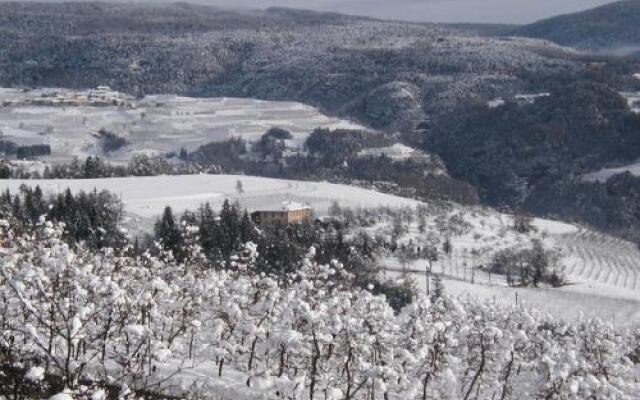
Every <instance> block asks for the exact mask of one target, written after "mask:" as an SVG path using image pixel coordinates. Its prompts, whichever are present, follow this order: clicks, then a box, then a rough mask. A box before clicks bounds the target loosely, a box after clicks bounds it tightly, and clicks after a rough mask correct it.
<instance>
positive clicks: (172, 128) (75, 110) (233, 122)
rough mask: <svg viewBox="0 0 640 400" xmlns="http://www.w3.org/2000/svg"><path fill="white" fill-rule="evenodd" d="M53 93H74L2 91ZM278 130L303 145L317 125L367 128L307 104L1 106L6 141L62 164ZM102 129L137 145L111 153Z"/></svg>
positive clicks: (197, 101)
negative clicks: (43, 147) (39, 150)
mask: <svg viewBox="0 0 640 400" xmlns="http://www.w3.org/2000/svg"><path fill="white" fill-rule="evenodd" d="M52 91H55V92H57V93H62V94H71V93H73V92H71V91H69V90H65V89H41V90H32V91H28V92H23V91H21V90H18V89H1V90H0V104H2V102H3V101H9V100H12V101H16V100H20V99H28V98H38V97H39V96H41V95H42V94H43V93H51V92H52ZM271 127H280V128H283V129H287V130H289V131H290V132H291V133H292V135H293V142H294V144H301V143H302V142H303V141H304V140H305V139H306V137H307V136H308V135H309V134H310V133H311V132H312V131H313V130H314V129H316V128H330V129H337V128H353V129H364V128H363V127H362V126H360V125H357V124H355V123H352V122H350V121H346V120H341V119H337V118H332V117H328V116H326V115H324V114H322V113H321V112H320V111H318V110H317V109H316V108H313V107H310V106H307V105H304V104H301V103H296V102H275V101H261V100H254V99H238V98H190V97H178V96H169V95H154V96H147V97H145V98H143V99H141V100H139V101H137V102H136V106H135V108H130V107H116V106H105V107H90V106H65V107H63V106H56V107H50V106H49V107H47V106H33V105H12V106H6V107H2V106H0V131H1V132H2V134H1V135H0V136H2V139H3V140H8V141H11V142H14V143H16V144H18V145H33V144H50V145H51V148H52V156H51V159H52V160H55V161H65V160H69V159H70V158H71V157H73V156H78V157H80V158H82V157H86V156H89V155H99V156H106V157H107V158H109V159H111V160H112V161H127V160H129V159H130V158H131V156H132V154H135V153H145V154H166V153H170V152H178V151H179V150H180V148H181V147H184V148H185V149H186V150H189V151H193V150H195V149H197V148H198V147H199V146H201V145H203V144H206V143H209V142H215V141H224V140H227V139H230V138H232V137H241V138H243V139H245V140H247V141H255V140H257V139H259V137H260V136H261V135H262V134H263V133H265V132H266V131H267V130H268V129H269V128H271ZM100 129H106V130H107V131H109V132H112V133H115V134H116V135H118V136H121V137H123V138H125V139H126V140H127V141H128V142H129V143H130V144H129V145H127V146H125V147H123V148H122V149H120V150H118V151H115V152H112V153H109V154H104V152H103V149H102V146H101V144H100V142H99V139H98V138H97V137H96V134H97V132H98V131H99V130H100Z"/></svg>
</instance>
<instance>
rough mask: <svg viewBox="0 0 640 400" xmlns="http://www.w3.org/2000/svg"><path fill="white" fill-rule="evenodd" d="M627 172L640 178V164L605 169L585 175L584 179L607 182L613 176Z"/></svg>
mask: <svg viewBox="0 0 640 400" xmlns="http://www.w3.org/2000/svg"><path fill="white" fill-rule="evenodd" d="M625 172H629V173H630V174H632V175H635V176H639V175H640V163H633V164H630V165H625V166H622V167H616V168H603V169H601V170H599V171H595V172H590V173H588V174H584V175H583V176H582V179H584V180H585V181H588V182H606V181H607V179H609V178H611V177H612V176H614V175H617V174H622V173H625Z"/></svg>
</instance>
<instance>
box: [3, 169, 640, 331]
mask: <svg viewBox="0 0 640 400" xmlns="http://www.w3.org/2000/svg"><path fill="white" fill-rule="evenodd" d="M238 181H240V182H241V183H242V188H243V193H238V190H237V183H238ZM1 182H2V189H3V190H4V189H7V188H8V189H10V190H11V191H17V190H18V188H19V186H20V185H21V184H23V183H27V184H30V185H40V186H41V187H42V188H43V190H44V191H45V192H48V193H57V192H59V191H63V190H65V189H66V188H67V187H69V188H71V189H72V191H74V192H77V191H80V190H85V191H86V190H93V189H97V190H103V189H106V190H109V191H111V192H113V193H115V194H116V195H118V196H120V197H121V199H122V201H123V203H124V206H125V211H126V212H127V221H126V224H127V228H128V229H130V230H132V232H136V231H138V230H147V231H148V230H149V229H150V228H151V226H152V223H153V221H154V219H155V217H156V216H158V215H160V213H161V212H162V209H163V208H164V207H165V206H167V205H169V206H171V207H172V208H173V209H174V210H175V211H176V212H178V213H180V212H182V211H184V210H188V209H190V210H195V209H197V208H198V207H199V206H200V205H201V204H202V203H203V202H210V203H211V204H212V205H213V206H214V207H219V206H220V205H221V203H222V202H223V201H224V199H226V198H228V199H230V200H232V201H238V202H239V203H240V204H241V206H242V207H245V208H247V209H248V210H250V211H253V210H257V209H263V208H270V207H275V206H278V205H280V204H281V203H282V202H283V201H287V200H290V201H297V202H300V203H305V204H309V205H311V206H312V207H314V211H315V213H316V214H317V215H324V214H326V213H327V210H328V208H329V207H330V206H331V204H332V203H333V202H334V201H337V202H338V203H339V204H340V206H341V207H345V208H377V207H391V208H397V209H400V208H411V209H414V210H415V208H416V207H417V206H418V205H424V203H420V202H418V201H415V200H411V199H405V198H400V197H396V196H391V195H387V194H383V193H379V192H375V191H370V190H365V189H361V188H357V187H352V186H347V185H336V184H329V183H326V182H302V181H289V180H279V179H268V178H258V177H249V176H234V175H190V176H159V177H137V178H115V179H88V180H30V181H20V180H5V181H1ZM452 217H453V219H452ZM451 221H457V222H451ZM512 225H513V222H512V219H511V217H510V216H508V215H504V214H500V213H497V212H495V211H492V210H487V209H482V208H465V207H460V206H454V207H453V208H452V209H450V210H448V211H445V212H442V211H438V212H434V214H433V215H429V216H428V217H427V219H426V229H425V232H424V233H420V232H419V230H418V226H417V221H415V220H414V221H413V222H412V223H411V224H410V225H409V230H408V232H407V233H406V234H405V235H404V236H403V237H402V238H401V240H400V242H401V243H403V242H404V243H408V242H409V241H414V242H415V243H425V244H426V243H432V244H435V245H436V246H437V247H438V248H441V245H442V241H443V240H444V239H443V238H444V236H445V235H449V236H450V238H451V243H452V247H453V252H452V254H451V256H450V257H447V256H445V255H442V254H441V255H440V261H438V262H437V263H435V264H434V271H436V272H441V271H442V272H443V273H444V276H445V285H446V288H447V291H449V292H450V293H452V294H457V295H462V296H467V295H469V296H476V297H478V298H485V299H493V298H495V299H498V300H500V301H503V302H507V303H512V302H515V297H516V292H517V293H518V297H519V301H523V302H525V303H526V304H529V305H531V306H535V307H536V308H539V309H541V310H544V311H548V312H550V313H552V314H554V315H556V316H561V317H564V318H566V319H569V320H575V319H578V318H579V317H580V315H581V313H584V314H585V315H587V316H592V317H593V316H595V317H600V318H602V319H604V320H607V321H612V322H613V321H614V320H615V323H616V325H625V326H637V325H640V251H639V250H638V249H637V247H636V246H634V245H633V244H632V243H630V242H626V241H624V240H621V239H617V238H613V237H610V236H606V235H602V234H599V233H595V232H592V231H589V230H586V229H583V228H581V227H578V226H574V225H569V224H565V223H562V222H556V221H549V220H541V219H537V220H534V226H535V227H536V231H535V232H532V233H528V234H518V233H516V232H515V231H514V230H513V229H512ZM455 226H461V227H462V228H460V229H459V230H458V232H456V229H453V228H454V227H455ZM443 227H446V229H447V232H448V233H446V232H443V231H442V228H443ZM390 229H391V223H390V222H382V223H380V224H378V225H376V226H374V227H372V228H369V230H370V233H373V234H387V235H388V234H389V231H390ZM536 239H537V240H541V241H542V242H543V243H544V245H545V247H547V248H555V249H557V251H558V252H560V254H561V255H562V263H561V265H562V266H564V273H565V274H566V276H567V277H568V278H569V280H570V281H571V283H572V284H571V285H570V286H566V287H564V288H562V289H514V288H509V287H507V286H506V284H505V282H504V280H503V279H502V278H500V277H498V276H495V275H494V276H492V277H491V278H489V277H488V276H487V275H486V274H484V273H483V272H481V271H479V270H478V269H477V268H475V267H477V266H479V265H483V264H486V263H488V262H489V261H490V259H491V257H492V255H493V254H494V253H495V252H496V251H498V250H500V249H506V248H512V247H521V248H524V247H528V246H531V244H532V241H533V240H536ZM383 261H384V264H385V265H386V267H387V269H388V271H387V272H386V273H387V274H390V276H392V275H395V276H398V275H400V273H399V272H398V271H399V270H401V269H402V268H403V265H401V263H400V262H399V261H398V260H397V259H396V258H389V259H385V260H383ZM425 265H426V260H419V261H416V262H412V263H411V264H409V265H406V267H407V268H408V269H409V270H410V271H413V272H412V274H413V275H414V276H415V280H416V282H417V283H418V285H421V286H424V284H425V283H424V273H423V272H422V271H424V268H425ZM472 276H473V283H471V281H472Z"/></svg>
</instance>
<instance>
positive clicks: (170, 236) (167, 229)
mask: <svg viewBox="0 0 640 400" xmlns="http://www.w3.org/2000/svg"><path fill="white" fill-rule="evenodd" d="M155 238H156V240H158V241H159V242H160V243H161V244H162V246H163V247H164V248H165V249H166V250H170V251H172V252H173V255H174V257H176V259H180V258H181V256H182V253H183V249H184V242H183V238H182V233H181V232H180V227H179V226H178V224H176V221H175V217H174V216H173V211H172V210H171V207H169V206H167V207H165V209H164V212H163V213H162V218H161V219H160V220H159V221H158V222H156V226H155Z"/></svg>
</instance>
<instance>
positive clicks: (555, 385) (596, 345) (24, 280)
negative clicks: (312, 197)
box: [0, 221, 640, 400]
mask: <svg viewBox="0 0 640 400" xmlns="http://www.w3.org/2000/svg"><path fill="white" fill-rule="evenodd" d="M61 233H62V231H61V227H58V226H54V225H52V224H50V223H46V222H44V223H42V224H41V225H40V226H38V227H37V228H36V229H35V230H34V231H33V232H30V233H28V234H26V235H17V234H14V233H13V232H12V230H11V226H10V224H8V223H6V221H5V222H4V223H2V224H0V244H1V245H0V265H1V267H0V296H1V297H2V302H0V362H1V364H0V368H5V367H7V366H12V367H15V366H19V367H20V368H21V369H22V370H23V371H24V373H25V375H26V376H25V378H26V379H28V380H29V381H31V382H38V381H42V380H43V379H46V378H49V379H53V378H55V379H59V380H61V381H62V382H63V383H64V385H66V386H67V387H69V388H70V390H74V389H76V388H78V387H79V386H80V385H81V383H82V382H99V383H101V384H104V385H119V386H121V387H122V388H123V392H122V393H125V394H126V393H128V392H129V390H128V389H127V388H131V389H147V390H152V391H157V392H163V393H172V394H178V395H180V396H184V397H190V396H191V397H196V396H197V397H200V398H219V396H220V392H217V391H218V389H217V388H218V386H216V382H219V381H221V380H222V379H227V382H228V379H229V377H232V378H231V379H232V380H233V385H232V386H235V389H233V387H232V388H231V389H233V390H235V391H233V390H231V389H229V388H227V389H226V391H225V393H244V395H243V396H249V397H251V394H253V395H254V396H253V397H255V398H268V399H326V400H338V399H365V398H366V399H385V400H386V399H422V400H425V399H464V400H469V399H528V398H531V399H537V398H545V399H576V400H577V399H586V398H591V399H625V398H630V399H631V398H637V396H638V393H640V385H639V384H638V378H639V376H640V374H639V371H638V366H637V365H635V366H634V364H633V363H632V362H631V360H630V357H632V355H633V354H634V353H635V352H636V351H637V349H638V347H639V346H640V344H639V343H638V338H639V337H640V334H639V333H638V332H632V331H626V330H625V331H615V330H613V329H612V328H611V327H610V326H608V325H606V324H604V323H602V322H600V321H597V320H585V321H582V322H580V323H579V324H577V325H568V324H566V323H563V322H560V321H555V320H553V319H551V318H550V317H547V316H541V315H539V314H538V313H537V312H535V311H533V310H527V309H524V308H505V307H502V306H498V305H495V304H491V303H477V304H476V303H472V302H461V301H459V300H457V299H455V298H442V299H437V300H435V301H434V302H432V301H430V300H429V299H428V298H424V297H421V298H418V299H416V300H415V301H414V302H413V303H412V304H410V305H408V306H407V307H405V308H404V309H403V310H402V311H401V312H400V313H398V314H396V313H394V311H393V309H392V308H391V307H390V306H389V305H388V303H387V302H386V300H385V298H384V297H382V296H373V295H371V294H370V293H368V292H367V291H363V290H354V289H352V286H351V285H349V280H350V279H352V277H350V276H349V274H347V273H346V272H345V271H344V269H343V268H342V266H341V265H340V264H339V263H332V264H331V265H318V264H317V263H315V262H314V252H313V249H311V250H310V252H309V254H308V256H307V259H306V261H305V262H304V264H303V266H302V267H301V269H300V270H299V271H298V272H297V273H296V274H295V275H293V276H291V277H290V279H289V282H288V284H287V285H284V286H279V285H278V283H277V281H276V280H274V279H272V278H270V277H269V276H264V275H252V274H250V273H248V272H242V271H240V272H239V271H226V270H217V269H204V268H203V265H204V263H203V262H202V261H203V258H202V256H201V253H200V250H199V248H198V247H197V246H196V245H191V246H190V249H189V250H190V256H189V257H188V258H187V260H186V261H185V262H184V263H177V262H175V261H174V260H173V259H172V257H171V255H170V254H162V255H161V256H160V257H155V256H152V255H150V254H145V255H143V256H141V257H137V258H132V257H128V256H121V255H116V254H113V253H112V252H110V251H108V250H107V251H103V252H100V253H92V252H90V251H88V250H85V249H83V248H82V247H79V248H77V249H73V248H71V247H70V246H69V245H68V244H66V243H65V242H63V241H62V240H61ZM191 233H192V234H193V235H197V231H195V230H194V231H192V232H191ZM191 243H196V241H195V240H193V241H191ZM254 249H255V248H254V247H251V246H248V250H249V251H248V253H251V250H254ZM243 254H244V255H245V256H243V258H242V260H241V262H244V263H248V264H250V263H251V262H253V261H252V260H253V259H252V257H251V256H248V257H247V256H246V254H247V251H245V252H243ZM242 270H244V268H243V269H242ZM246 270H249V271H250V270H251V269H250V268H247V269H246ZM205 363H206V364H207V365H210V366H212V367H211V368H208V369H206V374H205V375H206V376H200V377H199V379H198V380H197V381H195V382H193V381H192V382H191V384H189V385H182V386H180V385H178V386H176V385H175V382H180V380H181V377H182V376H184V375H185V374H187V373H188V372H189V370H190V369H194V368H197V366H198V365H202V364H205ZM229 390H231V392H229ZM134 392H135V390H132V391H131V393H134ZM101 393H103V392H101ZM247 393H248V394H247ZM103 394H104V393H103ZM634 396H636V397H634ZM123 397H126V396H123ZM231 398H233V396H232V397H231Z"/></svg>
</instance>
